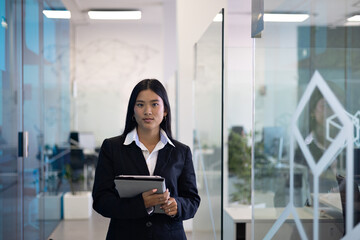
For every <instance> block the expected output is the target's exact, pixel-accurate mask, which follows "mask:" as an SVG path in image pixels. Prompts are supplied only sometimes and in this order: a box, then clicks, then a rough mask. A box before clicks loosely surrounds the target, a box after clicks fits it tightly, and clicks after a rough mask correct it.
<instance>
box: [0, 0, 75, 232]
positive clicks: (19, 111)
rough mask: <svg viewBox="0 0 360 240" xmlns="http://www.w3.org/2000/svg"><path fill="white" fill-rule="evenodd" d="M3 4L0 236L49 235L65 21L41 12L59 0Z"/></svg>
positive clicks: (61, 124)
mask: <svg viewBox="0 0 360 240" xmlns="http://www.w3.org/2000/svg"><path fill="white" fill-rule="evenodd" d="M0 4H1V8H0V9H1V10H0V14H1V22H2V23H1V26H0V46H1V53H0V65H1V67H0V70H1V74H0V77H1V85H0V86H1V88H0V89H1V100H0V101H1V104H0V105H1V111H0V119H1V120H0V127H1V132H0V135H1V138H0V166H1V168H0V169H1V170H0V171H1V172H0V178H1V181H0V205H1V206H0V238H1V239H46V238H47V237H48V236H49V235H50V233H51V232H52V231H53V229H54V228H55V227H56V226H57V224H58V223H59V221H60V219H61V206H57V205H58V203H59V201H60V200H61V199H60V198H59V201H57V203H54V202H53V201H52V200H50V201H49V200H48V199H50V198H55V195H58V194H56V193H57V192H60V191H61V190H60V189H59V187H57V186H59V183H60V179H59V177H60V175H61V171H62V169H61V168H62V163H61V158H59V157H56V156H57V154H58V152H59V150H60V149H62V147H65V146H64V143H66V142H67V138H68V134H69V125H70V119H69V116H68V113H69V100H70V97H69V93H70V91H69V70H68V69H69V58H68V50H69V34H68V33H69V20H58V19H47V18H46V17H45V16H44V15H43V13H42V11H43V10H44V9H58V8H61V9H63V6H62V3H61V2H60V1H58V2H57V1H53V2H51V5H48V4H47V3H46V1H33V0H27V1H7V0H2V1H0ZM59 160H60V161H59ZM60 197H61V195H60ZM55 213H56V214H55Z"/></svg>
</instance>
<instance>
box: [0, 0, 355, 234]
mask: <svg viewBox="0 0 360 240" xmlns="http://www.w3.org/2000/svg"><path fill="white" fill-rule="evenodd" d="M114 12H116V13H120V14H125V15H122V16H118V15H117V16H115V18H116V19H114V18H112V17H114V16H112V17H110V16H109V15H105V16H104V15H101V14H104V13H105V14H109V13H110V14H112V13H114ZM359 12H360V1H359V0H344V1H341V2H340V1H337V0H316V1H315V0H307V1H303V0H287V1H278V0H268V1H263V0H210V1H209V0H195V1H194V0H131V1H130V0H103V1H95V0H25V1H20V0H0V17H1V26H0V239H49V238H53V239H103V238H104V237H105V234H106V229H107V223H108V220H107V219H105V218H103V217H101V216H99V215H98V214H96V213H95V212H93V211H92V209H91V203H92V202H91V195H90V192H91V190H92V181H93V177H94V170H95V167H96V163H97V154H98V149H99V147H100V145H101V143H102V141H103V140H104V139H105V138H107V137H112V136H115V135H118V134H121V132H122V130H123V129H122V127H123V126H124V121H125V113H126V105H127V101H128V99H129V95H130V92H131V89H132V88H133V86H134V85H135V84H136V83H137V82H138V81H140V80H141V79H144V78H157V79H159V80H160V81H162V82H163V84H164V85H165V86H166V88H167V91H168V94H169V99H170V101H171V102H170V103H171V105H172V109H173V124H172V126H173V127H174V129H173V133H174V137H175V138H176V139H178V140H180V141H182V142H184V143H185V144H187V145H189V146H190V147H191V148H192V153H193V158H194V165H195V170H196V174H197V184H198V188H199V193H200V194H201V198H202V203H201V206H200V208H199V210H198V213H197V214H196V216H195V218H194V219H192V220H189V221H186V222H185V230H186V233H187V235H188V237H189V239H263V238H268V239H271V238H273V237H278V238H279V239H290V238H291V239H305V238H310V239H324V238H328V239H339V238H340V237H342V236H344V235H345V234H346V236H347V237H349V238H351V236H353V235H351V234H354V235H356V234H357V232H358V231H359V230H358V229H357V228H355V227H356V225H357V221H358V220H357V219H358V217H357V213H358V212H359V211H358V209H357V206H358V203H359V201H360V199H358V195H359V194H358V184H359V179H360V178H359V174H360V171H359V169H360V168H359V163H358V161H359V156H360V155H359V150H358V148H359V146H360V142H359V135H360V133H359V129H360V124H359V121H360V119H359V117H360V112H359V108H360V102H359V100H358V99H359V98H358V97H357V95H356V94H357V92H358V91H359V89H360V87H359V83H360V66H359V64H358V63H359V59H360V51H359V48H360V45H359V44H360V41H359V39H360V19H359V15H358V13H359ZM53 14H55V15H53ZM97 14H100V15H97ZM104 18H105V19H104ZM124 18H127V19H124ZM129 18H131V19H129ZM314 88H315V89H317V90H316V91H320V92H321V95H322V96H323V99H324V104H323V106H322V108H327V109H331V111H329V112H330V113H331V114H329V115H328V116H326V121H325V124H323V126H322V128H323V129H322V130H323V132H325V133H326V132H328V133H332V134H329V135H327V137H326V139H325V140H324V141H326V144H324V145H323V149H322V151H323V152H324V155H323V156H324V157H323V158H322V156H317V157H316V159H314V157H312V155H311V153H309V152H308V151H307V150H306V146H308V145H309V144H310V142H309V141H310V140H309V138H308V136H309V133H310V132H311V126H310V125H311V124H310V122H311V117H312V112H311V107H310V105H311V104H312V103H310V99H311V96H313V95H314V92H316V91H314ZM345 138H346V140H344V139H345ZM294 139H295V140H294ZM294 142H295V144H294ZM295 152H297V154H295ZM299 154H300V155H299ZM299 156H301V157H299ZM294 158H295V159H294ZM300 158H301V164H300ZM328 170H332V171H333V172H334V176H335V177H336V178H335V179H329V178H328V177H327V176H326V175H325V173H326V172H328ZM340 177H342V178H341V179H342V180H340ZM330 178H331V177H330ZM344 179H345V181H344ZM330 180H331V181H332V182H335V183H338V186H336V184H335V186H333V188H332V190H331V191H329V192H323V191H320V192H319V191H316V189H317V188H318V187H319V186H320V188H321V187H322V186H323V185H324V184H325V182H328V181H330ZM343 181H344V182H343ZM345 183H346V184H345ZM347 185H349V186H350V185H351V187H349V188H346V186H347ZM344 186H345V187H344ZM352 186H354V187H352ZM345 189H347V190H346V191H345ZM346 196H348V197H346ZM354 196H355V197H354ZM349 197H350V198H349ZM346 199H354V201H350V200H349V202H348V203H349V204H348V205H346V204H345V202H344V201H347V200H346ZM345 206H346V207H345ZM349 213H350V214H349ZM294 219H295V220H298V221H295V220H294ZM255 229H256V231H255Z"/></svg>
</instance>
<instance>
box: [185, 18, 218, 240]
mask: <svg viewBox="0 0 360 240" xmlns="http://www.w3.org/2000/svg"><path fill="white" fill-rule="evenodd" d="M214 17H215V16H214ZM222 31H223V24H222V21H221V22H213V23H211V24H210V26H209V27H208V28H207V30H206V32H205V33H204V34H203V36H202V37H201V39H200V40H199V41H198V42H197V44H196V46H195V53H196V57H195V64H196V66H195V81H194V89H195V91H194V117H195V119H194V122H195V132H194V151H193V155H194V156H193V159H194V165H195V170H196V176H197V184H198V189H199V194H200V196H201V204H200V207H199V209H198V211H197V214H196V216H195V218H194V219H193V232H192V239H221V223H222V219H221V218H222V164H223V161H222V141H221V139H222V98H223V97H222V89H223V87H222V85H223V78H222V74H223V68H222V54H223V52H222V49H223V47H222V44H223V34H222Z"/></svg>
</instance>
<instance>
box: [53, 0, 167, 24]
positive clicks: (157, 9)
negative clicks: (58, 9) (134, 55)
mask: <svg viewBox="0 0 360 240" xmlns="http://www.w3.org/2000/svg"><path fill="white" fill-rule="evenodd" d="M54 1H56V0H54ZM163 1H164V0H62V2H63V3H64V5H65V7H66V8H67V9H68V10H70V11H71V15H72V16H71V18H72V20H73V21H75V22H88V21H90V20H89V19H88V16H87V11H89V10H119V9H136V10H141V12H142V19H141V22H142V23H144V24H156V23H161V22H162V21H163V19H162V16H163V13H162V7H163Z"/></svg>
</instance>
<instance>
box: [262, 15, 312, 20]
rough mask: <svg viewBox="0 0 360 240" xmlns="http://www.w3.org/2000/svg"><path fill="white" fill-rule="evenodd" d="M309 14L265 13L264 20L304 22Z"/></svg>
mask: <svg viewBox="0 0 360 240" xmlns="http://www.w3.org/2000/svg"><path fill="white" fill-rule="evenodd" d="M308 18H309V14H295V13H291V14H288V13H265V14H264V22H303V21H305V20H306V19H308Z"/></svg>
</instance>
